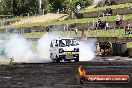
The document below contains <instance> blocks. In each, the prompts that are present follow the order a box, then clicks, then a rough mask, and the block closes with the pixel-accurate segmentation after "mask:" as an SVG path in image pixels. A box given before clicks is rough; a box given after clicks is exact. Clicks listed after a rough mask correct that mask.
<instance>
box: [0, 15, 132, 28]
mask: <svg viewBox="0 0 132 88" xmlns="http://www.w3.org/2000/svg"><path fill="white" fill-rule="evenodd" d="M124 16H125V20H127V19H131V18H132V14H126V15H124ZM97 19H98V18H97V17H96V18H82V19H69V20H63V21H58V20H52V21H50V22H36V23H31V24H21V25H17V26H12V27H13V28H20V27H32V26H47V25H61V24H74V23H87V22H93V20H94V21H97ZM104 20H106V21H115V16H105V17H104ZM1 28H2V27H1Z"/></svg>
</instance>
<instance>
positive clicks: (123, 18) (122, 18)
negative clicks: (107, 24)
mask: <svg viewBox="0 0 132 88" xmlns="http://www.w3.org/2000/svg"><path fill="white" fill-rule="evenodd" d="M124 20H125V17H124V15H122V17H121V19H120V24H122V23H123V21H124Z"/></svg>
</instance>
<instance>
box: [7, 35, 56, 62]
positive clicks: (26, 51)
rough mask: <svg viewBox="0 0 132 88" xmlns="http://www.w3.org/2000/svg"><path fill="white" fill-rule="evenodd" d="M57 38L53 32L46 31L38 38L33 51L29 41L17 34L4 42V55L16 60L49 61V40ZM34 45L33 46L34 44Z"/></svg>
mask: <svg viewBox="0 0 132 88" xmlns="http://www.w3.org/2000/svg"><path fill="white" fill-rule="evenodd" d="M54 38H58V36H55V35H54V34H53V33H51V34H50V33H46V34H45V35H44V36H43V37H42V38H41V39H39V40H38V42H37V46H36V50H35V52H33V50H32V44H31V42H29V41H27V40H26V39H24V38H22V37H18V36H12V37H11V38H10V39H9V41H8V42H7V44H6V48H5V51H6V55H7V57H8V58H12V57H13V59H15V61H16V62H27V63H44V62H51V59H50V58H49V49H50V42H51V40H52V39H54ZM34 47H35V46H34Z"/></svg>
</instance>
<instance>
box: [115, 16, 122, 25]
mask: <svg viewBox="0 0 132 88" xmlns="http://www.w3.org/2000/svg"><path fill="white" fill-rule="evenodd" d="M120 19H121V18H120V15H118V14H117V15H116V26H117V27H119V26H120Z"/></svg>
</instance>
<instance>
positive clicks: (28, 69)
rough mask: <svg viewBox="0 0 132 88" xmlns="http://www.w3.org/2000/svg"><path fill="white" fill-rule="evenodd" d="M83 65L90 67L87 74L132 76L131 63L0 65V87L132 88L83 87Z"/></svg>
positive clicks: (131, 86)
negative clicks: (80, 74)
mask: <svg viewBox="0 0 132 88" xmlns="http://www.w3.org/2000/svg"><path fill="white" fill-rule="evenodd" d="M80 65H83V66H84V67H85V68H86V73H87V74H129V75H130V76H131V77H132V62H130V61H123V62H121V61H120V62H119V61H116V62H114V61H112V62H108V61H102V62H97V61H94V62H92V61H91V62H78V63H74V62H72V63H41V64H33V63H30V64H25V63H21V64H14V65H0V88H132V82H130V83H127V84H121V83H120V84H114V83H111V84H93V83H89V84H84V85H80V84H79V83H78V82H77V77H76V75H77V74H78V67H79V66H80Z"/></svg>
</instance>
